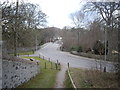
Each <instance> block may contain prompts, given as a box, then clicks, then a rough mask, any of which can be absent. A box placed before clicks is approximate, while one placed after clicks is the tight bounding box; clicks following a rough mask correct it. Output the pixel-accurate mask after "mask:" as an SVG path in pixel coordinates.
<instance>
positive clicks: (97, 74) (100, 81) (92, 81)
mask: <svg viewBox="0 0 120 90" xmlns="http://www.w3.org/2000/svg"><path fill="white" fill-rule="evenodd" d="M70 73H71V76H72V78H73V81H74V82H75V85H76V87H77V88H120V87H119V86H118V81H117V75H115V74H113V73H107V72H106V73H105V72H101V71H98V70H83V69H77V68H71V69H70Z"/></svg>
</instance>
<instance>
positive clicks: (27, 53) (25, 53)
mask: <svg viewBox="0 0 120 90" xmlns="http://www.w3.org/2000/svg"><path fill="white" fill-rule="evenodd" d="M31 54H34V52H33V51H29V52H22V53H17V55H31ZM10 55H11V56H14V54H10Z"/></svg>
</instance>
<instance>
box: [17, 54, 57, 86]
mask: <svg viewBox="0 0 120 90" xmlns="http://www.w3.org/2000/svg"><path fill="white" fill-rule="evenodd" d="M22 58H34V59H36V60H40V74H38V75H37V76H36V77H34V78H32V79H31V80H30V81H28V82H26V83H24V84H22V85H20V86H19V87H17V88H53V87H54V84H55V79H56V74H57V72H58V71H59V70H56V68H55V64H54V63H52V65H53V66H52V69H51V62H49V61H47V60H43V59H40V58H39V57H26V56H24V57H22ZM45 63H46V66H45Z"/></svg>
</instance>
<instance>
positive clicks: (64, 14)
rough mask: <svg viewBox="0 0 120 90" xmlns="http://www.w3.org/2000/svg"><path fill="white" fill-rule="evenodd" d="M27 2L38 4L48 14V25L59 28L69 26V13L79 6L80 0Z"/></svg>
mask: <svg viewBox="0 0 120 90" xmlns="http://www.w3.org/2000/svg"><path fill="white" fill-rule="evenodd" d="M27 2H31V3H35V4H39V5H40V7H41V9H42V11H43V12H44V13H46V14H47V16H48V18H47V21H48V26H55V27H59V28H63V27H64V26H68V25H69V26H71V25H72V21H71V19H70V13H72V12H75V11H77V10H79V8H80V0H27ZM72 26H73V25H72Z"/></svg>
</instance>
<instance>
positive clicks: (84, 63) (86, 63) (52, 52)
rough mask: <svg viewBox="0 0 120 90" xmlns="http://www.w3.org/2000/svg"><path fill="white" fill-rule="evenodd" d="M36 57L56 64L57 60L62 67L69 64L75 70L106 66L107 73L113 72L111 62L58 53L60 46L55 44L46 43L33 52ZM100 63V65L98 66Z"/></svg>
mask: <svg viewBox="0 0 120 90" xmlns="http://www.w3.org/2000/svg"><path fill="white" fill-rule="evenodd" d="M35 55H37V56H39V55H40V56H42V57H43V56H44V57H45V58H46V59H48V58H50V59H51V61H53V62H56V61H57V60H58V61H59V62H60V63H61V64H64V65H67V63H69V64H70V67H75V68H87V69H95V68H96V67H97V68H100V66H101V65H102V68H103V67H104V66H105V65H106V70H107V72H113V67H114V66H113V63H112V62H104V61H101V62H100V61H99V60H95V59H90V58H85V57H81V56H76V55H72V54H70V53H69V52H63V51H60V44H59V43H58V42H56V43H52V42H50V43H46V44H45V45H44V46H43V47H42V48H41V49H40V50H38V51H36V52H35ZM100 63H101V65H100Z"/></svg>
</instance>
